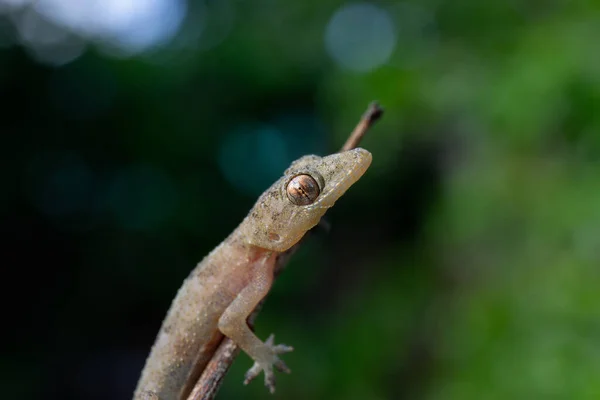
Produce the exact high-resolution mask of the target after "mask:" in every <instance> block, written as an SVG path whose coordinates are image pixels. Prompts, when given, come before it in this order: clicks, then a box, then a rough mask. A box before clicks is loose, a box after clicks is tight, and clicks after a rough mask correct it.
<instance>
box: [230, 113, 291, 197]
mask: <svg viewBox="0 0 600 400" xmlns="http://www.w3.org/2000/svg"><path fill="white" fill-rule="evenodd" d="M218 161H219V167H220V168H221V171H222V172H223V175H224V176H225V178H226V179H227V180H228V181H229V183H230V184H231V185H232V186H234V187H236V188H237V189H239V190H240V191H242V192H244V193H246V194H248V195H250V196H256V195H258V194H260V193H262V192H263V191H264V190H265V189H266V188H267V187H269V185H270V184H272V183H273V182H274V181H275V180H276V179H277V178H279V176H280V175H281V173H282V172H283V171H284V169H285V168H286V167H287V165H288V163H289V156H288V151H287V146H286V142H285V138H284V137H283V134H282V133H281V132H280V131H279V130H277V129H275V128H273V127H271V126H251V125H243V126H239V127H238V128H236V129H235V130H234V131H233V132H231V133H230V134H228V135H227V136H226V137H225V138H224V140H223V142H222V143H221V147H220V149H219V160H218Z"/></svg>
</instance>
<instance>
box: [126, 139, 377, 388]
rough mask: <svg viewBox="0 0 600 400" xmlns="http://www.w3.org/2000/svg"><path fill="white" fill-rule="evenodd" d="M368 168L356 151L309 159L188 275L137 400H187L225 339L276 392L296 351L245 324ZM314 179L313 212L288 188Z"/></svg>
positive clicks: (296, 164)
mask: <svg viewBox="0 0 600 400" xmlns="http://www.w3.org/2000/svg"><path fill="white" fill-rule="evenodd" d="M370 164H371V154H370V153H369V152H368V151H366V150H364V149H360V148H358V149H354V150H349V151H346V152H343V153H337V154H332V155H330V156H327V157H317V156H304V157H302V158H300V159H299V160H297V161H295V162H294V163H292V165H291V166H290V168H288V169H287V170H286V171H285V173H284V176H283V177H282V178H280V179H279V180H278V181H277V182H275V183H274V184H273V185H272V186H271V187H270V188H269V189H268V190H267V191H266V192H265V193H263V194H262V195H261V196H260V197H259V199H258V201H257V202H256V204H255V205H254V207H253V208H252V210H251V211H250V213H249V214H248V216H247V217H246V218H245V219H244V221H242V223H241V224H240V226H239V227H238V228H237V229H236V230H235V231H234V232H233V233H232V234H231V235H230V236H229V237H228V238H227V239H225V241H223V242H222V243H221V244H220V245H219V246H218V247H217V248H215V249H214V250H213V251H212V252H211V253H210V254H208V255H207V256H206V257H205V258H204V260H202V261H201V262H200V263H199V264H198V266H196V268H195V269H194V270H193V271H192V272H191V273H190V275H189V276H188V277H187V279H186V280H185V281H184V283H183V286H182V287H181V288H180V289H179V292H178V293H177V296H176V297H175V299H174V300H173V303H172V305H171V308H170V310H169V312H168V314H167V317H166V318H165V320H164V322H163V325H162V327H161V329H160V332H159V333H158V337H157V338H156V341H155V343H154V346H153V347H152V351H151V353H150V356H149V357H148V359H147V361H146V366H145V367H144V370H143V371H142V376H141V378H140V380H139V382H138V386H137V389H136V391H135V394H134V400H142V399H143V400H181V399H185V398H186V397H187V395H188V394H189V392H190V391H191V389H192V388H193V385H194V383H195V381H196V380H197V378H198V377H199V375H200V373H201V372H202V370H203V369H204V367H205V366H206V364H207V363H208V361H209V360H210V358H211V357H212V355H213V353H214V351H215V350H216V347H217V346H218V344H219V342H220V341H221V339H222V338H223V335H226V336H228V337H230V338H231V339H232V340H233V341H234V342H236V343H237V344H238V345H239V346H240V347H241V348H242V349H243V350H244V351H245V352H246V353H247V354H248V355H249V356H250V357H252V359H253V360H254V361H255V365H254V366H253V367H252V369H251V370H250V371H249V372H248V374H247V380H248V379H251V378H253V377H255V376H256V375H257V374H258V373H259V372H260V371H264V372H265V383H266V385H267V386H268V387H269V388H270V389H271V391H274V378H273V366H275V368H277V369H280V370H284V371H285V370H287V367H286V366H285V364H284V363H283V362H282V361H281V360H280V359H279V358H278V356H277V355H278V354H280V353H284V352H287V351H290V350H291V348H290V347H287V346H284V345H278V346H275V345H274V344H273V343H272V342H271V341H268V342H267V343H263V342H262V341H261V340H260V339H258V338H257V337H256V335H254V333H253V332H252V331H251V330H250V329H249V328H248V325H247V323H246V319H247V318H248V316H249V315H250V313H251V312H252V311H253V310H254V308H255V307H256V305H257V304H258V303H259V302H260V301H261V300H262V298H263V297H264V296H265V295H266V294H267V293H268V291H269V289H270V287H271V283H272V280H273V267H274V263H275V260H276V256H277V254H278V253H280V252H284V251H286V250H288V249H289V248H290V247H292V246H293V245H294V244H296V243H297V242H298V241H299V240H300V239H301V238H302V236H303V235H304V234H305V233H306V232H307V231H308V230H309V229H311V228H312V227H314V226H315V225H316V224H317V223H318V222H319V220H320V219H321V217H322V216H323V214H325V212H326V211H327V209H328V208H330V207H332V206H333V204H334V203H335V201H336V200H337V199H339V198H340V197H341V196H342V195H343V194H344V192H345V191H346V190H347V189H348V188H349V187H350V186H351V185H352V184H354V183H355V182H356V181H357V180H358V179H360V177H361V176H362V174H363V173H364V172H365V171H366V170H367V168H368V167H369V165H370ZM299 174H309V175H311V176H312V177H313V178H314V179H315V180H316V181H317V182H318V184H319V186H320V191H321V193H320V195H319V196H318V197H317V199H316V200H315V201H314V202H313V203H312V204H309V205H302V206H298V205H294V204H293V203H292V202H291V201H290V200H289V198H288V197H287V195H286V186H287V183H288V182H289V181H290V180H291V179H292V178H293V177H295V176H297V175H299Z"/></svg>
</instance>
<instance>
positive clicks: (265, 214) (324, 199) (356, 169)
mask: <svg viewBox="0 0 600 400" xmlns="http://www.w3.org/2000/svg"><path fill="white" fill-rule="evenodd" d="M371 158H372V157H371V153H369V152H368V151H367V150H364V149H361V148H357V149H353V150H348V151H345V152H342V153H336V154H332V155H329V156H326V157H318V156H313V155H310V156H304V157H302V158H300V159H298V160H296V161H294V162H293V163H292V164H291V165H290V167H289V168H288V169H287V170H286V171H285V172H284V175H283V177H281V178H280V179H279V180H277V181H276V182H275V183H274V184H273V185H272V186H271V187H270V188H269V189H268V190H267V191H266V192H264V193H263V194H262V195H261V196H260V197H259V198H258V201H257V202H256V204H255V205H254V208H252V210H251V211H250V213H249V214H248V216H247V217H246V219H245V220H244V222H242V225H241V226H240V229H241V231H242V233H243V234H244V236H245V237H246V238H247V240H248V241H249V242H250V244H252V245H254V246H258V247H262V248H265V249H268V250H272V251H278V252H282V251H286V250H287V249H289V248H290V247H292V246H293V245H294V244H296V243H297V242H298V241H299V240H300V239H301V238H302V236H304V234H305V233H306V232H307V231H308V230H309V229H311V228H312V227H314V226H315V225H317V224H318V223H319V220H320V219H321V217H322V216H323V214H325V212H326V211H327V209H329V208H330V207H332V206H333V205H334V204H335V202H336V201H337V199H339V198H340V197H341V196H342V195H343V194H344V193H345V192H346V190H348V188H349V187H350V186H352V185H353V184H354V183H355V182H356V181H358V180H359V179H360V177H361V176H362V175H363V174H364V173H365V171H366V170H367V168H369V165H371Z"/></svg>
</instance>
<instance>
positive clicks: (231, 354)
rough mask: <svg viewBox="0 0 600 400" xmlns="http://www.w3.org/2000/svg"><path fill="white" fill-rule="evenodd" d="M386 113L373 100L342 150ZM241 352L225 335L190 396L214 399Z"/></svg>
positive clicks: (282, 261) (281, 259)
mask: <svg viewBox="0 0 600 400" xmlns="http://www.w3.org/2000/svg"><path fill="white" fill-rule="evenodd" d="M382 113H383V109H382V108H381V107H380V106H379V105H378V104H377V103H375V102H373V103H371V104H370V105H369V107H368V108H367V111H366V112H365V113H364V114H363V116H362V118H361V120H360V121H359V122H358V125H356V128H354V130H353V131H352V133H351V134H350V136H349V137H348V140H347V141H346V144H344V146H343V147H342V149H341V150H340V151H347V150H352V149H354V148H356V147H357V146H358V145H359V144H360V141H361V140H362V138H363V136H364V135H365V133H367V131H368V129H369V128H370V127H371V126H372V125H373V123H374V122H375V121H377V120H378V119H379V117H381V114H382ZM307 236H308V235H305V236H304V238H303V239H302V240H301V241H300V242H298V243H296V244H295V245H294V246H292V247H291V248H290V249H289V250H287V251H285V252H283V253H281V254H280V255H279V256H278V257H277V261H276V262H275V269H274V274H275V278H277V276H278V275H279V274H280V273H281V271H283V269H284V268H285V266H286V265H287V263H288V261H289V260H290V258H291V256H292V255H293V254H294V253H295V252H296V251H297V250H298V248H299V247H300V245H301V244H302V243H303V242H304V240H305V239H306V237H307ZM264 301H265V300H264V299H263V301H261V302H260V304H259V305H258V306H257V307H256V309H255V310H254V312H253V313H252V314H251V315H250V317H248V325H249V326H250V327H251V328H252V327H253V325H254V320H255V319H256V316H257V315H258V313H259V312H260V309H261V308H262V305H263V303H264ZM239 352H240V349H239V347H238V346H237V345H236V344H235V343H234V342H233V341H232V340H231V339H229V338H224V339H223V341H222V342H221V344H220V345H219V347H218V348H217V351H216V352H215V354H214V355H213V357H212V358H211V360H210V361H209V363H208V365H207V366H206V368H204V370H203V371H202V375H201V376H200V378H199V379H198V382H196V385H195V386H194V389H192V391H191V393H190V395H189V396H188V398H187V400H212V399H214V398H215V396H216V395H217V392H218V391H219V388H220V387H221V385H222V384H223V379H224V378H225V375H226V374H227V371H228V370H229V368H230V367H231V364H232V363H233V361H234V360H235V358H236V356H237V355H238V354H239Z"/></svg>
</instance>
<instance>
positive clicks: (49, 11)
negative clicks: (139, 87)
mask: <svg viewBox="0 0 600 400" xmlns="http://www.w3.org/2000/svg"><path fill="white" fill-rule="evenodd" d="M34 8H35V11H36V12H38V13H39V14H40V15H42V16H44V17H46V18H48V19H49V20H51V21H53V22H54V23H56V24H59V25H62V26H64V27H65V28H67V29H68V30H71V31H73V32H76V33H77V34H80V35H82V36H84V37H86V38H89V39H92V40H97V41H99V42H100V43H103V44H105V45H106V46H108V47H109V48H114V49H115V50H117V51H120V52H123V53H125V54H126V55H129V54H137V53H139V52H142V51H145V50H148V49H149V48H152V47H155V46H158V45H161V44H163V43H165V42H167V41H168V40H170V39H171V38H172V37H173V36H174V35H175V34H176V33H177V30H178V29H179V26H180V25H181V23H182V21H183V18H184V17H185V14H186V10H187V9H186V3H185V2H184V1H183V0H102V1H96V0H39V1H38V2H36V3H35V6H34Z"/></svg>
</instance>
